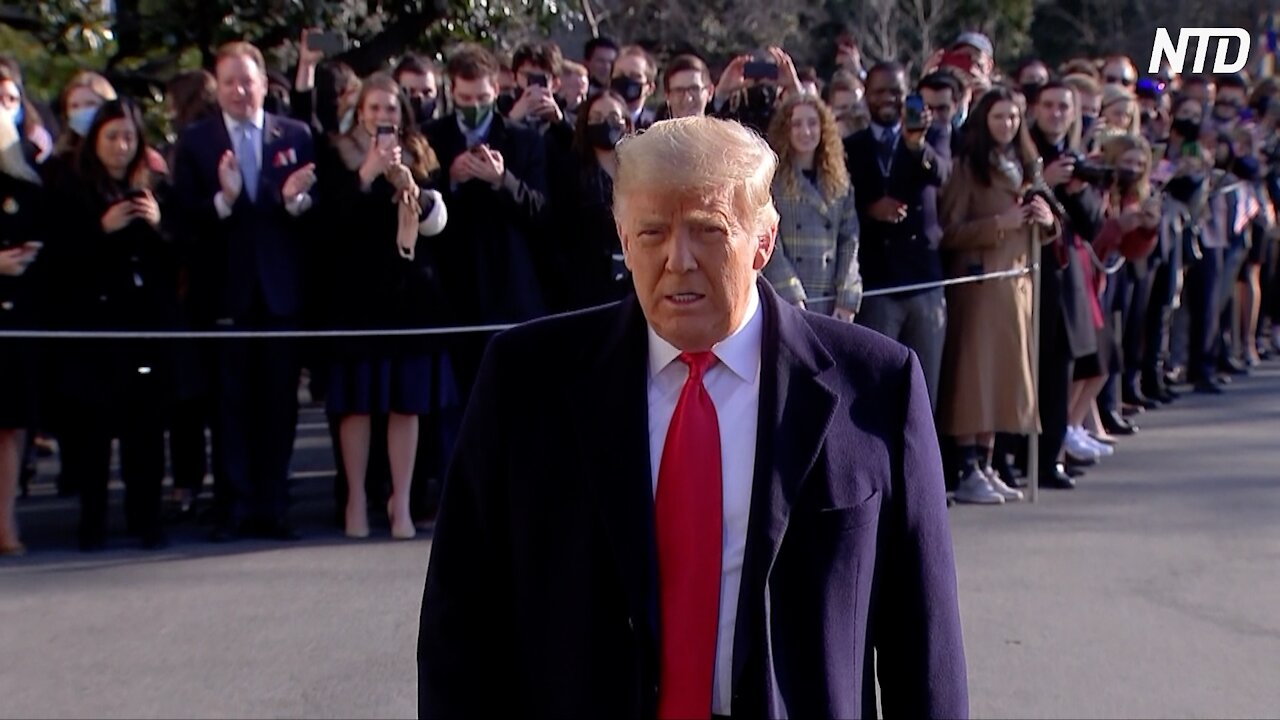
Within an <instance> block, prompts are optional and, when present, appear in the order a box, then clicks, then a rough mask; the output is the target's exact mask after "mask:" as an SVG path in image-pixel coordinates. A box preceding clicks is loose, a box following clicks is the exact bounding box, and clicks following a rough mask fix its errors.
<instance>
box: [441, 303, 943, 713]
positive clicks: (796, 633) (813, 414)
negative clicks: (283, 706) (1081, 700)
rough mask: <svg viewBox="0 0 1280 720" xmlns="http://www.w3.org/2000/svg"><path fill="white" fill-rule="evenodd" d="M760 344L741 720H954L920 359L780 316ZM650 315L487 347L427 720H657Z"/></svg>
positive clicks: (779, 306) (460, 460)
mask: <svg viewBox="0 0 1280 720" xmlns="http://www.w3.org/2000/svg"><path fill="white" fill-rule="evenodd" d="M757 286H758V288H759V290H760V294H761V312H762V313H763V321H764V322H763V328H764V337H763V342H762V351H761V352H762V355H761V366H760V367H761V379H760V412H759V414H760V421H759V428H760V429H759V437H757V438H754V439H753V441H754V442H755V446H756V460H755V476H754V481H753V486H752V497H751V513H750V521H749V525H748V528H747V540H746V552H745V556H744V559H743V568H742V584H741V590H740V594H739V599H738V611H737V630H736V633H735V637H734V650H733V688H732V693H733V695H732V697H733V700H732V714H733V715H734V716H735V717H766V716H767V717H781V716H785V715H789V716H791V717H804V718H810V717H813V718H817V717H840V718H855V717H874V716H875V715H876V705H877V692H876V687H877V685H876V680H877V679H878V680H879V687H880V689H881V691H882V695H881V697H880V702H881V704H882V705H883V707H884V710H885V714H886V715H888V716H903V717H945V718H963V717H967V715H968V699H967V683H966V676H965V661H964V650H963V641H962V639H961V632H960V614H959V609H958V606H957V598H956V580H955V568H954V560H953V556H952V549H951V536H950V531H949V528H948V520H947V509H946V498H945V491H944V487H943V477H942V465H941V461H940V459H939V453H938V445H937V436H936V434H935V431H934V425H933V413H932V411H931V410H930V406H929V396H928V394H927V392H926V390H925V384H924V376H923V374H922V373H921V370H920V364H919V361H918V360H917V359H916V357H915V355H914V354H913V353H912V352H910V351H909V350H907V349H906V348H904V347H902V346H901V345H899V344H897V343H895V342H892V341H890V340H887V339H885V338H884V337H882V336H880V335H878V334H876V333H874V332H871V331H869V330H866V329H864V328H860V327H857V326H855V325H851V324H849V323H840V322H837V321H835V320H831V319H829V318H825V317H822V316H819V315H817V314H814V313H805V312H802V311H800V310H798V309H796V308H794V307H792V306H790V305H787V304H786V303H784V302H783V301H782V300H781V299H780V298H779V297H778V296H777V294H776V293H774V291H773V290H772V288H770V287H769V285H768V283H766V282H764V281H760V282H759V283H758V285H757ZM647 344H648V340H647V332H646V323H645V318H644V315H643V313H642V311H641V309H640V306H639V302H638V301H637V300H636V299H635V298H634V297H633V298H630V299H628V300H625V301H623V302H622V303H618V304H614V305H609V306H606V307H603V308H599V309H595V310H589V311H585V312H582V313H577V314H574V315H567V316H561V317H557V318H552V319H548V320H545V321H541V322H538V323H533V324H529V325H525V326H523V327H521V328H518V329H516V330H513V331H511V332H508V333H504V334H502V335H499V336H498V337H497V338H496V339H495V340H494V341H493V343H492V344H491V345H490V346H489V351H488V353H487V355H486V357H485V360H484V364H483V366H482V368H481V371H480V378H479V381H478V382H477V384H476V387H475V391H474V395H473V397H472V401H471V405H470V407H469V408H468V409H467V413H466V418H465V420H464V422H463V427H462V431H461V435H460V437H459V441H458V445H457V450H456V454H455V456H454V461H453V465H452V467H451V468H450V470H449V474H448V477H447V479H446V481H445V486H444V496H443V501H442V505H441V510H440V519H439V522H438V523H437V525H436V533H435V541H434V543H435V544H434V546H433V548H432V555H431V564H430V567H429V568H428V571H427V581H426V589H425V593H424V598H423V606H422V618H421V623H420V633H421V634H420V636H419V642H418V712H419V716H420V717H423V718H431V717H442V718H444V717H463V716H467V715H474V714H477V713H482V714H484V715H492V716H495V717H511V716H517V715H518V716H520V717H557V718H569V717H610V718H651V717H653V716H654V713H655V710H656V703H657V692H658V687H657V683H658V677H659V672H658V658H659V648H658V643H659V638H660V637H661V634H660V630H659V623H660V622H661V619H660V617H659V611H658V608H659V601H658V588H657V578H658V573H657V560H656V557H657V551H656V539H655V531H654V507H653V493H652V485H651V478H652V471H651V469H650V454H649V453H650V448H649V424H648V397H647V385H648V362H647V359H648V354H647V350H646V347H647Z"/></svg>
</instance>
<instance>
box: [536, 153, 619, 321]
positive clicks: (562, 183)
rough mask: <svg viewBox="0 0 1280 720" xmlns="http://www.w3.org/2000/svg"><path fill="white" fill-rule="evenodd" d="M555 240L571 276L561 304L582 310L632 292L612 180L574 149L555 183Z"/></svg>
mask: <svg viewBox="0 0 1280 720" xmlns="http://www.w3.org/2000/svg"><path fill="white" fill-rule="evenodd" d="M552 204H553V207H554V209H555V216H556V231H555V241H556V243H557V245H558V246H559V247H560V248H561V252H562V253H563V257H564V273H565V274H566V276H567V277H566V280H565V281H564V282H563V283H562V297H564V298H565V299H566V302H567V304H565V305H563V306H561V307H560V308H558V309H561V310H577V309H581V308H586V307H592V306H594V305H604V304H607V303H611V302H616V301H618V300H621V299H622V298H624V297H626V296H627V295H629V294H630V293H631V292H633V288H632V284H631V275H630V273H629V272H628V271H627V269H626V266H625V265H624V264H623V262H622V242H621V240H619V238H618V226H617V224H616V223H615V222H614V217H613V180H612V178H610V177H609V175H608V173H606V172H605V171H604V170H603V169H602V168H601V167H600V165H599V164H598V163H596V162H595V161H594V158H592V160H591V161H589V162H583V161H582V159H581V156H580V155H579V154H578V153H577V152H574V153H573V154H572V155H571V156H570V158H569V161H568V162H567V163H564V164H562V166H561V168H560V170H559V171H558V173H557V177H556V180H555V182H554V183H553V188H552Z"/></svg>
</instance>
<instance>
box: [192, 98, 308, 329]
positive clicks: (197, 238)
mask: <svg viewBox="0 0 1280 720" xmlns="http://www.w3.org/2000/svg"><path fill="white" fill-rule="evenodd" d="M262 143H263V148H262V167H261V168H260V170H259V175H258V177H259V183H258V184H259V189H258V196H257V201H256V202H254V201H251V200H250V199H249V193H248V192H247V191H242V192H241V193H240V197H239V198H237V199H236V202H235V204H234V205H233V206H232V213H231V216H230V217H228V218H227V219H225V220H223V219H220V218H219V217H218V214H217V211H216V209H215V207H214V200H213V199H214V196H215V195H217V193H218V191H219V189H220V186H219V184H218V162H219V161H220V160H221V158H222V154H223V153H224V152H226V151H227V150H231V149H232V144H231V138H230V137H229V136H228V134H227V128H226V125H225V124H224V122H223V118H222V115H221V114H218V115H216V116H214V117H211V118H208V119H206V120H203V121H201V122H198V123H196V124H194V125H192V126H191V127H189V128H187V130H186V132H184V133H183V134H182V137H181V138H180V139H179V141H178V150H177V155H176V160H175V162H174V167H173V173H174V199H175V202H176V207H175V210H177V211H178V212H177V214H178V221H179V237H182V238H184V239H187V240H188V241H190V242H192V243H194V245H195V247H194V248H193V249H192V254H191V256H192V270H193V274H192V277H191V302H192V304H193V308H194V309H195V311H196V313H197V316H198V318H199V319H200V320H202V321H203V322H206V323H207V322H213V321H217V320H224V319H230V320H232V321H233V322H234V323H235V324H236V325H242V324H244V323H245V322H246V320H247V319H248V318H249V315H250V313H251V312H252V311H253V309H254V297H255V294H256V295H257V296H258V297H261V298H262V300H263V302H265V310H266V312H268V313H269V314H270V315H271V316H272V318H273V319H275V320H277V321H284V322H292V321H295V320H296V319H297V318H298V317H299V316H300V315H301V313H302V297H303V295H302V293H303V274H304V273H303V268H304V253H305V248H304V244H305V242H306V240H305V235H306V233H305V232H304V228H305V225H304V220H303V218H298V217H294V216H293V215H291V214H289V212H288V211H287V210H286V208H285V205H286V199H285V198H284V197H283V196H282V191H283V189H284V183H285V181H286V180H287V179H288V178H289V176H290V175H291V174H292V173H293V172H294V171H296V170H298V169H299V168H301V167H302V166H304V165H306V164H307V163H310V162H314V161H315V154H314V149H313V146H312V142H311V131H310V130H309V129H308V128H307V126H306V125H303V124H302V123H300V122H298V121H296V120H290V119H288V118H283V117H278V116H275V115H272V114H270V113H267V115H266V120H265V122H264V125H263V132H262ZM311 195H312V199H313V206H314V205H317V204H319V202H320V201H319V197H318V195H317V188H313V189H312V191H311Z"/></svg>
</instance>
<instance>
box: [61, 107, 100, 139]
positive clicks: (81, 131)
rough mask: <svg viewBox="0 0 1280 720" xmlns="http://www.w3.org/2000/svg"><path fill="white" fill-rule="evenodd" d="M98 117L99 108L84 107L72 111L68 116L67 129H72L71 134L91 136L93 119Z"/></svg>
mask: <svg viewBox="0 0 1280 720" xmlns="http://www.w3.org/2000/svg"><path fill="white" fill-rule="evenodd" d="M97 115H98V108H96V107H83V108H79V109H76V110H72V111H71V112H70V113H69V114H68V115H67V127H69V128H71V132H73V133H75V134H76V135H79V136H80V137H84V136H86V135H88V134H89V128H91V127H93V119H94V118H95V117H97Z"/></svg>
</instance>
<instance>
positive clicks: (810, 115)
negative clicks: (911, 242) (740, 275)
mask: <svg viewBox="0 0 1280 720" xmlns="http://www.w3.org/2000/svg"><path fill="white" fill-rule="evenodd" d="M768 140H769V144H770V145H771V146H772V147H773V149H774V152H776V153H777V154H778V162H779V172H778V173H777V175H776V176H775V178H774V182H773V201H774V204H775V206H776V207H777V210H778V215H779V220H778V247H777V249H776V250H775V252H774V254H773V257H772V258H771V259H770V260H769V264H768V265H765V268H764V276H765V278H766V279H767V280H769V282H771V283H772V284H773V287H774V289H775V290H777V291H778V294H779V295H780V296H782V298H783V299H784V300H787V301H788V302H790V303H792V304H793V305H797V306H799V307H801V308H805V309H807V310H811V311H813V312H816V313H820V314H823V315H830V316H832V317H834V318H836V319H837V320H842V321H844V322H853V319H854V317H855V316H856V315H857V313H858V309H859V308H860V307H861V305H862V276H861V274H860V273H859V272H858V209H857V205H856V204H855V203H854V196H853V185H852V184H851V183H850V182H849V171H848V169H847V168H846V167H845V162H844V146H843V145H842V144H841V142H840V131H839V130H838V129H837V128H836V119H835V114H834V113H832V112H831V108H829V107H827V104H826V103H824V102H822V100H820V99H819V98H818V96H816V95H808V94H806V95H793V96H791V97H790V98H788V99H787V100H785V101H784V102H783V103H782V107H780V108H778V112H777V113H776V114H775V115H774V117H773V122H772V123H771V124H770V126H769V137H768Z"/></svg>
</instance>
